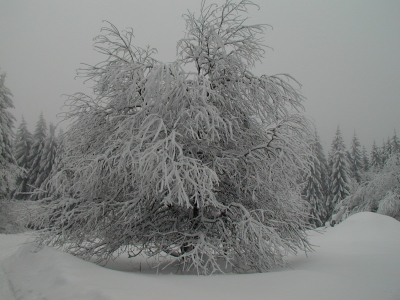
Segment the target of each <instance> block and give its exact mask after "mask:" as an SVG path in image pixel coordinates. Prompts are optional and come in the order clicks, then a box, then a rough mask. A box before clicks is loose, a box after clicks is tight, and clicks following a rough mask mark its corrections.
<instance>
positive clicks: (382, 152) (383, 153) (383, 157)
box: [379, 140, 389, 168]
mask: <svg viewBox="0 0 400 300" xmlns="http://www.w3.org/2000/svg"><path fill="white" fill-rule="evenodd" d="M379 157H380V162H381V168H382V167H383V166H384V165H385V163H386V161H387V160H388V159H389V149H387V147H386V143H385V140H382V147H380V148H379Z"/></svg>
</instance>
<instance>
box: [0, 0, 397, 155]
mask: <svg viewBox="0 0 400 300" xmlns="http://www.w3.org/2000/svg"><path fill="white" fill-rule="evenodd" d="M200 2H201V1H200V0H112V1H111V0H103V1H101V0H68V1H65V0H64V1H61V0H58V1H57V0H46V1H45V0H42V1H37V0H29V1H28V0H18V1H17V0H16V1H12V0H9V1H8V0H0V68H1V71H0V72H6V73H7V78H6V86H7V87H8V88H10V89H11V91H12V93H13V95H14V97H13V101H14V105H15V109H14V110H12V113H13V114H14V115H15V116H16V118H17V120H18V122H17V124H16V127H17V126H18V124H19V121H20V119H21V115H24V117H25V119H26V121H27V122H28V124H29V128H30V129H31V130H32V131H33V129H34V126H35V124H36V122H37V120H38V117H39V114H40V112H41V111H42V112H43V114H44V117H45V119H46V121H48V122H50V121H51V122H54V123H57V119H56V115H57V113H58V112H60V109H61V107H62V105H63V103H64V101H65V99H66V98H65V97H63V96H62V94H73V93H75V92H78V91H83V92H85V91H86V92H88V91H89V90H88V88H89V86H90V84H86V85H83V84H82V80H81V79H75V75H76V69H78V68H79V67H80V63H89V64H95V63H98V62H100V61H101V59H102V57H101V56H100V55H99V54H96V52H94V51H93V47H92V45H93V38H94V37H95V36H96V35H98V34H99V33H100V28H101V27H102V26H104V25H105V24H104V23H102V20H108V21H110V22H111V23H113V24H114V25H116V26H117V27H118V28H119V29H125V28H127V27H132V28H133V30H134V33H135V36H136V39H135V42H134V43H135V44H136V45H138V46H142V47H144V46H147V45H150V46H152V47H155V48H157V49H158V51H159V54H158V55H157V56H156V58H157V59H159V60H162V61H164V62H168V61H173V60H175V54H176V42H177V41H178V40H179V39H180V38H182V37H183V32H184V30H185V23H184V21H183V19H182V14H184V13H185V12H186V11H187V10H188V9H189V10H190V11H199V8H200ZM211 2H212V1H208V3H211ZM214 2H216V3H222V2H223V1H220V0H217V1H214ZM255 2H256V3H257V4H259V5H260V10H257V9H255V8H254V9H250V17H251V20H249V23H267V24H270V25H272V26H273V29H267V31H266V35H265V43H266V44H267V45H268V46H270V47H272V48H273V50H267V52H266V55H265V58H264V59H263V63H262V64H260V65H258V66H257V68H256V70H254V72H255V73H256V74H257V75H261V74H267V75H273V74H277V73H288V74H290V75H292V76H293V77H295V78H296V79H297V80H298V81H300V82H301V83H302V89H301V91H302V94H303V95H304V96H305V97H306V98H307V101H306V102H305V107H306V114H307V115H309V116H310V117H311V118H313V119H314V121H315V124H316V126H317V129H318V132H319V134H320V136H321V138H322V140H323V142H324V148H325V150H326V151H328V150H329V148H330V144H331V141H332V139H333V136H334V133H335V131H336V127H337V126H338V125H340V128H341V130H342V132H343V136H344V139H345V142H346V144H347V146H349V145H350V140H351V137H352V135H353V131H354V130H355V131H356V132H357V135H358V137H359V139H360V141H361V143H362V144H363V145H365V146H366V147H367V148H368V149H370V147H371V144H372V141H373V140H374V139H375V140H376V141H377V142H378V145H381V144H382V139H385V140H386V139H387V137H388V136H389V135H390V136H392V135H393V130H394V129H395V128H396V129H397V131H398V135H399V136H400V17H399V16H400V1H397V0H392V1H388V0H386V1H385V0H379V1H378V0H375V1H370V0H334V1H328V0H326V1H325V0H314V1H311V0H310V1H306V0H262V1H255Z"/></svg>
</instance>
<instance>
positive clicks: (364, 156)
mask: <svg viewBox="0 0 400 300" xmlns="http://www.w3.org/2000/svg"><path fill="white" fill-rule="evenodd" d="M362 169H363V171H364V172H368V170H369V159H368V153H367V149H366V148H365V146H363V150H362Z"/></svg>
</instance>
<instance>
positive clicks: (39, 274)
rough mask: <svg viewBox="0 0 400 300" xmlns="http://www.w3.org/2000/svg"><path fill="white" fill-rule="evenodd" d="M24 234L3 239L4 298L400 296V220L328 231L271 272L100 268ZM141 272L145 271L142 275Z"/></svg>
mask: <svg viewBox="0 0 400 300" xmlns="http://www.w3.org/2000/svg"><path fill="white" fill-rule="evenodd" d="M31 239H32V237H30V236H29V233H25V234H9V235H5V234H1V235H0V262H1V264H0V267H1V268H0V288H1V290H0V299H2V300H7V299H10V300H13V299H27V300H28V299H29V300H30V299H46V300H52V299H57V300H62V299H85V300H86V299H96V300H103V299H104V300H105V299H118V300H121V299H163V300H168V299H174V300H176V299H191V300H192V299H193V300H195V299H202V300H204V299H296V300H300V299H307V300H310V299H324V300H329V299H334V300H338V299H363V300H366V299H374V300H376V299H400V222H398V221H396V220H395V219H393V218H391V217H387V216H383V215H379V214H375V213H369V212H363V213H358V214H355V215H353V216H351V217H349V218H348V219H346V220H345V221H343V222H342V223H340V224H338V225H336V226H335V227H333V228H327V229H324V230H322V233H317V232H310V241H311V242H312V243H313V244H314V245H315V252H312V253H308V257H307V256H306V255H305V254H303V253H300V254H298V255H297V256H291V257H288V262H289V263H290V265H291V268H275V269H273V270H272V271H270V272H267V273H262V274H259V273H256V274H227V275H211V276H194V275H180V274H177V273H176V272H175V271H174V270H173V269H172V268H170V269H165V270H164V271H162V273H163V274H157V273H156V271H155V270H150V269H149V267H148V264H149V262H148V261H147V263H146V260H145V259H144V258H131V259H128V258H126V257H121V258H118V259H117V260H115V261H113V262H110V263H109V264H108V265H107V267H101V266H98V265H95V264H93V263H91V262H87V261H83V260H81V259H79V258H76V257H74V256H72V255H70V254H67V253H64V252H61V251H58V250H55V249H53V248H50V247H43V248H41V249H37V247H36V246H35V244H33V243H30V242H29V240H31ZM139 269H141V270H140V271H139Z"/></svg>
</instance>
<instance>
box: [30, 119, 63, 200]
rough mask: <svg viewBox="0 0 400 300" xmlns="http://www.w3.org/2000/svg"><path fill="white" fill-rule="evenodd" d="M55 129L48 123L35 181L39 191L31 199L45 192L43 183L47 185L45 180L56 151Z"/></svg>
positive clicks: (48, 174)
mask: <svg viewBox="0 0 400 300" xmlns="http://www.w3.org/2000/svg"><path fill="white" fill-rule="evenodd" d="M55 129H56V128H55V126H54V125H53V124H52V123H50V125H49V134H48V135H47V137H46V140H45V142H44V148H43V152H42V155H41V161H40V164H39V172H38V177H37V178H36V181H35V186H36V187H40V189H39V190H38V191H36V192H35V193H34V194H33V195H32V198H33V199H37V198H38V197H41V196H43V194H44V191H45V183H47V179H48V177H49V176H50V172H51V170H52V167H53V164H54V163H55V159H56V151H57V138H56V136H55ZM42 185H43V186H42Z"/></svg>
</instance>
